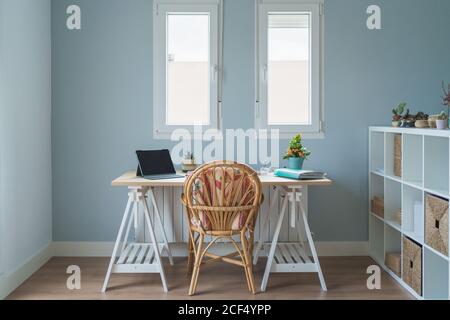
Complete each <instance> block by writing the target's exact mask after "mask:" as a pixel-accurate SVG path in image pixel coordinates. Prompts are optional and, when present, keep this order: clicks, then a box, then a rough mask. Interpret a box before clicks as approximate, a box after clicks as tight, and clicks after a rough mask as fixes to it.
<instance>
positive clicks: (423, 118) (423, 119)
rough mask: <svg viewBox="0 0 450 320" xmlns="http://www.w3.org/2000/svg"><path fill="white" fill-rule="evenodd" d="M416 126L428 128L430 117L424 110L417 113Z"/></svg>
mask: <svg viewBox="0 0 450 320" xmlns="http://www.w3.org/2000/svg"><path fill="white" fill-rule="evenodd" d="M415 118H416V123H415V126H416V128H428V127H429V126H428V118H429V116H428V115H427V114H426V113H423V112H422V111H420V112H418V113H417V114H416V117H415Z"/></svg>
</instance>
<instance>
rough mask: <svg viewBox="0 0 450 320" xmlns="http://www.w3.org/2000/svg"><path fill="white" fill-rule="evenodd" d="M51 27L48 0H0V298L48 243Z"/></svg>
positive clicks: (50, 201) (50, 235) (50, 220)
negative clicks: (12, 277)
mask: <svg viewBox="0 0 450 320" xmlns="http://www.w3.org/2000/svg"><path fill="white" fill-rule="evenodd" d="M50 22H51V19H50V0H40V1H36V0H0V255H1V256H0V269H3V270H0V299H1V297H2V296H3V295H5V294H7V293H8V292H6V291H5V290H8V289H11V288H9V287H8V286H7V285H4V286H2V280H5V279H6V278H7V277H8V275H10V274H11V273H13V272H14V271H16V270H17V268H19V267H21V266H22V265H24V263H26V262H28V260H29V259H30V258H32V257H33V256H35V255H36V254H38V253H40V252H41V250H42V249H44V248H46V247H47V246H48V245H49V244H50V243H51V241H52V200H51V196H52V185H51V183H52V178H51V122H50V121H51V88H50V85H51V80H50V76H51V71H50V68H51V61H50V59H51V51H50V49H51V41H50V35H51V28H50ZM2 271H3V272H4V273H3V276H2V275H1V273H2Z"/></svg>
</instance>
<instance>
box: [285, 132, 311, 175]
mask: <svg viewBox="0 0 450 320" xmlns="http://www.w3.org/2000/svg"><path fill="white" fill-rule="evenodd" d="M310 155H311V152H310V151H309V150H308V149H306V148H305V147H304V146H303V144H302V136H301V135H300V134H298V135H296V136H295V137H293V138H292V140H291V141H290V142H289V148H288V150H287V152H286V155H285V156H284V157H283V159H288V161H289V162H288V168H289V169H294V170H301V169H302V168H303V162H304V161H305V159H307V158H308V156H310Z"/></svg>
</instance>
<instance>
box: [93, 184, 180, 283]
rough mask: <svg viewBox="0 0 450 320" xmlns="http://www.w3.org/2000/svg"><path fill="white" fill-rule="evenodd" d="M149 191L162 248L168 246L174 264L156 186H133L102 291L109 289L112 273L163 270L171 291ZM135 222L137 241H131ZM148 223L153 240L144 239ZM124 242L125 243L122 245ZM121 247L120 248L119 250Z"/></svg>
mask: <svg viewBox="0 0 450 320" xmlns="http://www.w3.org/2000/svg"><path fill="white" fill-rule="evenodd" d="M147 193H149V194H150V201H151V202H152V207H153V209H154V210H155V216H156V219H155V222H156V227H157V228H160V229H161V232H162V234H163V238H164V243H163V244H162V246H161V251H162V250H166V252H167V255H168V257H169V260H170V263H171V264H173V261H172V254H171V252H170V247H169V243H168V241H167V237H166V234H165V231H164V228H163V225H162V222H161V218H160V216H159V210H158V206H157V204H156V200H155V196H154V194H153V190H151V189H150V190H149V189H148V188H131V187H130V188H129V192H128V203H127V206H126V209H125V212H124V215H123V218H122V223H121V225H120V228H119V232H118V235H117V239H116V242H115V245H114V250H113V253H112V256H111V260H110V262H109V266H108V270H107V272H106V277H105V281H104V283H103V287H102V292H106V289H107V288H108V282H109V279H110V277H111V274H112V273H159V274H160V276H161V281H162V284H163V289H164V291H165V292H167V290H168V288H167V282H166V277H165V273H164V267H163V264H162V260H161V252H160V245H159V244H158V243H157V242H156V237H155V231H154V226H153V224H152V221H151V219H150V210H149V206H148V203H147ZM139 206H141V208H143V217H142V219H141V217H140V216H139ZM133 222H134V229H135V230H134V231H135V236H134V239H135V242H129V241H128V240H129V235H130V230H131V226H132V224H133ZM144 224H145V225H146V226H147V228H148V232H149V235H150V242H149V243H147V242H145V239H143V237H142V234H143V229H144ZM121 244H122V245H121ZM119 247H120V251H119Z"/></svg>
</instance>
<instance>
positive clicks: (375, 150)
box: [369, 131, 384, 174]
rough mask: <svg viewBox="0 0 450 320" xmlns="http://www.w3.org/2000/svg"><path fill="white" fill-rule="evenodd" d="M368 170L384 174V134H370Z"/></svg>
mask: <svg viewBox="0 0 450 320" xmlns="http://www.w3.org/2000/svg"><path fill="white" fill-rule="evenodd" d="M369 134H370V170H371V171H374V172H379V173H381V174H384V133H383V132H374V131H372V132H370V133H369Z"/></svg>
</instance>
